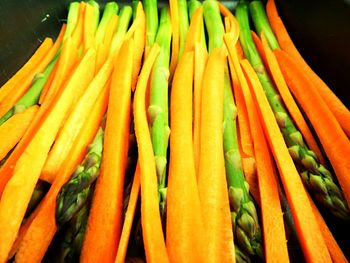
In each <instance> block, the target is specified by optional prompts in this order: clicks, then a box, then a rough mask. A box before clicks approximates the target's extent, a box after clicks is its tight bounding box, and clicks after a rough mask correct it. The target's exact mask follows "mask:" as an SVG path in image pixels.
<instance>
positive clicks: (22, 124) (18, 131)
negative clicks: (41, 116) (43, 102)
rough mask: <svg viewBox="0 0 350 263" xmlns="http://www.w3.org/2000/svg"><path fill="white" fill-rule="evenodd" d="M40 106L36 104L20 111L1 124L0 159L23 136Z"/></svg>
mask: <svg viewBox="0 0 350 263" xmlns="http://www.w3.org/2000/svg"><path fill="white" fill-rule="evenodd" d="M38 108H39V107H38V106H37V105H35V106H32V107H30V108H28V109H26V110H24V111H22V112H19V113H17V114H15V115H14V116H12V117H11V118H10V119H8V120H7V121H6V122H5V123H4V124H3V125H1V126H0V160H2V159H3V158H5V156H6V155H7V154H8V153H9V151H11V149H12V148H13V147H15V145H16V144H17V143H18V142H19V140H20V139H21V138H22V136H23V134H24V133H25V131H26V130H27V128H28V126H29V124H30V122H31V121H32V119H33V117H34V115H35V114H36V112H37V111H38Z"/></svg>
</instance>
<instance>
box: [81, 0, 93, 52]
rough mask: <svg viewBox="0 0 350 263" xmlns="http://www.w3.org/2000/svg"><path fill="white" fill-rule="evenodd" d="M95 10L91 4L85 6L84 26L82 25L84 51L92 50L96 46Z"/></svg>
mask: <svg viewBox="0 0 350 263" xmlns="http://www.w3.org/2000/svg"><path fill="white" fill-rule="evenodd" d="M95 15H96V14H95V9H94V7H93V6H92V5H91V4H87V5H85V13H84V25H83V45H84V50H85V51H86V50H88V49H89V48H94V47H95V45H96V39H95V30H96V25H95V24H96V23H95V21H96V19H95Z"/></svg>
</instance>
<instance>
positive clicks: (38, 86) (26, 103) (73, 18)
mask: <svg viewBox="0 0 350 263" xmlns="http://www.w3.org/2000/svg"><path fill="white" fill-rule="evenodd" d="M78 16H79V3H78V2H73V3H71V4H70V5H69V12H68V18H67V27H66V31H65V33H64V36H63V42H64V41H65V39H66V38H67V37H68V36H70V35H71V33H72V32H73V30H74V28H75V25H76V23H77V20H78ZM63 42H62V43H63ZM61 48H62V44H61V47H60V48H59V50H58V51H57V53H56V54H55V56H54V57H53V59H52V60H51V61H50V63H49V64H48V65H47V67H46V68H45V70H44V71H43V72H41V73H39V74H37V75H36V76H35V77H34V80H33V82H32V84H31V86H30V88H29V89H28V91H27V92H26V93H25V94H24V95H23V97H22V98H21V99H20V100H18V102H17V103H16V104H15V105H14V106H13V107H12V108H11V109H10V110H9V111H8V112H7V113H6V114H5V115H4V116H2V117H1V118H0V125H2V124H3V123H4V122H5V121H7V120H8V119H9V118H11V117H12V116H13V115H14V114H16V113H18V112H21V111H24V110H25V109H27V108H29V107H30V106H33V105H35V104H37V103H38V101H39V98H40V94H41V91H42V89H43V88H44V86H45V84H46V82H47V80H48V78H49V76H50V75H51V72H52V70H53V69H54V67H55V65H56V63H57V61H58V58H59V56H60V54H61Z"/></svg>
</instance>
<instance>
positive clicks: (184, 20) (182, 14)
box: [177, 0, 189, 59]
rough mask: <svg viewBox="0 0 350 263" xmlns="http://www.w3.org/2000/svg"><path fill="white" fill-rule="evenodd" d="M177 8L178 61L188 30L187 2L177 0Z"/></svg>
mask: <svg viewBox="0 0 350 263" xmlns="http://www.w3.org/2000/svg"><path fill="white" fill-rule="evenodd" d="M177 6H178V10H179V26H180V27H179V33H180V48H179V59H180V58H181V56H182V53H183V52H184V49H185V41H186V35H187V31H188V28H189V22H188V18H189V17H188V12H187V1H186V0H178V1H177Z"/></svg>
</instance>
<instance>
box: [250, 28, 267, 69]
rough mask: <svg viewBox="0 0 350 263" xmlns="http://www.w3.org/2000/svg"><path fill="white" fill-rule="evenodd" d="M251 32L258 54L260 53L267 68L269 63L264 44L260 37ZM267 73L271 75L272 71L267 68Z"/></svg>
mask: <svg viewBox="0 0 350 263" xmlns="http://www.w3.org/2000/svg"><path fill="white" fill-rule="evenodd" d="M250 32H251V35H252V38H253V41H254V44H255V47H256V49H257V50H258V53H259V55H260V57H261V59H262V61H263V63H264V65H265V66H266V67H267V65H268V62H267V58H266V54H265V50H264V46H263V43H262V41H261V39H260V38H259V36H258V35H257V34H256V33H255V32H254V31H250ZM267 71H268V73H269V74H270V75H271V71H270V68H269V67H267Z"/></svg>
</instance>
